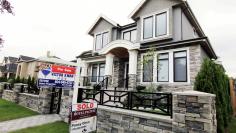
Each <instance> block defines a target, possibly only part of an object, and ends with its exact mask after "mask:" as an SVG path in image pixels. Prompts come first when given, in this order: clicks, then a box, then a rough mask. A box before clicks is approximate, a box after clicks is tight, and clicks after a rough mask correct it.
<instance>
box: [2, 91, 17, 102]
mask: <svg viewBox="0 0 236 133" xmlns="http://www.w3.org/2000/svg"><path fill="white" fill-rule="evenodd" d="M2 99H5V100H7V101H11V102H14V103H15V102H17V99H16V97H15V94H14V92H13V91H12V90H4V91H3V93H2Z"/></svg>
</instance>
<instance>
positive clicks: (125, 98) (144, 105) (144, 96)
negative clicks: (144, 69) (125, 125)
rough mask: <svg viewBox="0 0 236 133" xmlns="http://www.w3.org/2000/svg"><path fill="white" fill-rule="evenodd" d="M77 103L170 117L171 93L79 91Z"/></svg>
mask: <svg viewBox="0 0 236 133" xmlns="http://www.w3.org/2000/svg"><path fill="white" fill-rule="evenodd" d="M78 94H79V95H78V99H77V101H78V102H86V101H88V100H94V101H96V102H97V103H98V104H99V105H103V106H109V107H115V108H122V109H127V110H135V111H140V112H147V113H152V114H161V115H168V116H172V94H171V93H147V92H131V91H116V90H99V91H96V90H91V89H82V88H80V89H79V93H78Z"/></svg>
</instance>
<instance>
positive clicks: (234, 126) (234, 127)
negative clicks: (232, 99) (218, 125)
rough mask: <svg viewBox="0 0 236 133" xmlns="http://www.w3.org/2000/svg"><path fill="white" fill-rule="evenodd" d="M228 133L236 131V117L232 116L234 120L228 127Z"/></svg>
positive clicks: (235, 132)
mask: <svg viewBox="0 0 236 133" xmlns="http://www.w3.org/2000/svg"><path fill="white" fill-rule="evenodd" d="M227 133H236V118H235V117H234V118H232V121H231V122H230V123H229V127H228V128H227Z"/></svg>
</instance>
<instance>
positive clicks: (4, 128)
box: [0, 114, 62, 133]
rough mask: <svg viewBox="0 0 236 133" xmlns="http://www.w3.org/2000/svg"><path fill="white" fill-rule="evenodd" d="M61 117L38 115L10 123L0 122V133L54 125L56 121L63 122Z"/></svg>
mask: <svg viewBox="0 0 236 133" xmlns="http://www.w3.org/2000/svg"><path fill="white" fill-rule="evenodd" d="M61 120H62V119H61V118H60V116H59V115H57V114H52V115H37V116H32V117H26V118H21V119H15V120H10V121H4V122H0V133H7V132H10V131H15V130H19V129H23V128H28V127H34V126H40V125H43V124H47V123H52V122H56V121H61Z"/></svg>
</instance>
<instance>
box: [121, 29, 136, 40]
mask: <svg viewBox="0 0 236 133" xmlns="http://www.w3.org/2000/svg"><path fill="white" fill-rule="evenodd" d="M123 39H124V40H128V41H131V42H136V39H137V30H130V31H125V32H124V33H123Z"/></svg>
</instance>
